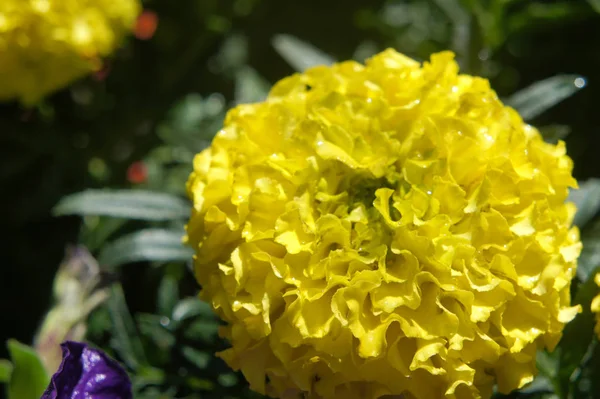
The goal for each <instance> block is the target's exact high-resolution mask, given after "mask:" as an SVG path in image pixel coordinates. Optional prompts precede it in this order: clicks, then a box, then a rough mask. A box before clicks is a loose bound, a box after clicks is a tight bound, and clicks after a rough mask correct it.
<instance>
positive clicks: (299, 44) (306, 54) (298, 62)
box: [273, 35, 335, 72]
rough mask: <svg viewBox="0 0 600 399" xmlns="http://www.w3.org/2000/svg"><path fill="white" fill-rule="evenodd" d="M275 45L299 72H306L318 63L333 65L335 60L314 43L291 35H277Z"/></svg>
mask: <svg viewBox="0 0 600 399" xmlns="http://www.w3.org/2000/svg"><path fill="white" fill-rule="evenodd" d="M273 47H275V50H276V51H277V52H278V53H279V55H280V56H281V57H282V58H283V59H284V60H286V61H287V63H288V64H290V66H291V67H292V68H294V69H295V70H296V71H298V72H304V71H305V70H306V69H308V68H311V67H314V66H317V65H331V64H333V63H334V62H335V59H334V58H332V57H331V56H329V55H327V54H326V53H324V52H323V51H321V50H319V49H318V48H316V47H315V46H313V45H312V44H308V43H306V42H304V41H302V40H300V39H298V38H296V37H294V36H291V35H275V37H274V38H273Z"/></svg>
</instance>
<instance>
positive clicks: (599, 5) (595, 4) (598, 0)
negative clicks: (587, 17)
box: [588, 0, 600, 13]
mask: <svg viewBox="0 0 600 399" xmlns="http://www.w3.org/2000/svg"><path fill="white" fill-rule="evenodd" d="M588 3H590V6H592V8H593V9H594V11H596V12H597V13H600V0H588Z"/></svg>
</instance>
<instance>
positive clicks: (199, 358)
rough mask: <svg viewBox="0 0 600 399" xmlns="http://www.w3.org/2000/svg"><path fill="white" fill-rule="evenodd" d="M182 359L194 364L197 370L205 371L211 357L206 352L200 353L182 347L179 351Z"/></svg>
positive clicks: (193, 349)
mask: <svg viewBox="0 0 600 399" xmlns="http://www.w3.org/2000/svg"><path fill="white" fill-rule="evenodd" d="M181 353H182V354H183V357H185V358H186V359H187V360H188V361H189V362H191V363H192V364H194V365H195V366H196V367H198V368H199V369H205V368H206V367H207V366H208V364H209V363H210V359H211V356H210V355H209V354H208V353H206V352H201V351H199V350H197V349H195V348H192V347H190V346H184V347H183V348H182V349H181Z"/></svg>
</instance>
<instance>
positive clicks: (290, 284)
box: [187, 50, 581, 399]
mask: <svg viewBox="0 0 600 399" xmlns="http://www.w3.org/2000/svg"><path fill="white" fill-rule="evenodd" d="M571 170H572V161H571V160H570V159H569V158H568V157H567V156H566V155H565V145H564V143H562V142H560V143H559V144H558V145H552V144H548V143H545V142H544V141H543V140H542V137H541V136H540V134H539V133H538V131H537V130H536V129H535V128H533V127H531V126H529V125H527V124H525V123H524V122H523V120H522V119H521V118H520V116H519V115H518V114H517V112H516V111H515V110H513V109H511V108H509V107H506V106H504V105H503V104H502V103H501V102H500V101H499V100H498V97H497V95H496V93H495V92H494V91H493V90H491V89H490V87H489V83H488V81H487V80H485V79H481V78H477V77H472V76H467V75H459V74H458V66H457V64H456V63H455V61H454V60H453V54H452V53H450V52H443V53H439V54H435V55H433V56H432V57H431V61H430V62H426V63H424V65H423V66H422V67H421V65H420V64H419V63H417V62H416V61H413V60H412V59H409V58H407V57H405V56H403V55H401V54H399V53H397V52H395V51H393V50H387V51H385V52H383V53H381V54H379V55H376V56H375V57H373V58H372V59H370V60H369V61H368V62H367V64H366V66H363V65H360V64H358V63H356V62H351V61H350V62H343V63H340V64H336V65H334V66H332V67H325V66H321V67H315V68H312V69H310V70H308V71H307V72H305V73H304V74H296V75H293V76H291V77H288V78H285V79H283V80H281V81H280V82H279V83H277V84H276V85H275V86H274V87H273V89H272V90H271V92H270V94H269V97H268V99H267V100H266V101H265V102H262V103H257V104H249V105H240V106H238V107H236V108H235V109H233V110H232V111H230V113H229V114H228V116H227V118H226V121H225V126H224V128H223V129H222V130H221V131H220V132H219V133H218V134H217V135H216V137H215V138H214V140H213V142H212V145H211V147H210V148H208V149H207V150H205V151H203V152H202V153H200V154H198V155H197V156H196V159H195V162H194V172H193V173H192V175H191V176H190V179H189V181H188V192H189V195H190V197H191V198H192V200H193V203H194V211H193V215H192V217H191V219H190V222H189V224H188V226H187V232H188V237H187V240H188V242H189V244H190V245H192V246H193V247H194V248H195V249H196V253H197V255H196V257H195V270H196V274H197V278H198V281H199V282H200V284H201V285H202V293H201V297H202V298H204V299H206V300H207V301H209V302H210V303H211V304H212V306H213V307H214V309H215V310H216V311H217V313H218V314H219V315H220V316H221V317H222V318H223V320H225V321H226V322H227V323H228V326H227V327H225V328H224V329H223V331H222V333H223V335H224V336H225V337H226V338H227V339H228V340H229V341H230V342H231V345H232V347H231V348H230V349H228V350H226V351H224V352H223V353H221V354H220V355H221V356H222V357H223V358H224V359H225V360H226V361H227V363H228V364H229V365H230V366H231V367H233V368H235V369H241V370H242V372H243V373H244V375H245V376H246V378H247V379H248V381H249V382H250V384H251V387H252V388H253V389H254V390H256V391H258V392H261V393H267V394H269V395H271V396H274V397H281V398H298V397H305V398H325V399H330V398H345V399H352V398H356V399H371V398H380V397H383V396H385V395H403V396H401V397H402V398H417V399H435V398H488V397H490V395H491V392H492V387H493V385H494V384H495V383H497V384H498V387H499V390H500V391H501V392H509V391H511V390H513V389H515V388H519V387H522V386H523V385H525V384H526V383H528V382H530V381H531V380H532V379H533V376H534V374H535V372H536V370H535V355H536V350H537V349H538V348H542V347H546V348H549V349H553V348H554V346H555V345H556V344H557V342H558V340H559V339H560V336H561V331H562V329H563V326H564V323H566V322H568V321H570V320H571V319H572V318H573V317H574V316H575V314H576V313H577V312H578V311H579V308H578V307H570V297H569V286H570V282H571V279H572V278H573V276H574V274H575V269H576V262H577V257H578V256H579V253H580V250H581V244H580V241H579V232H578V230H577V229H576V228H570V226H571V222H572V219H573V216H574V213H575V207H574V205H573V204H571V203H565V200H566V198H567V194H568V189H569V187H575V186H576V181H575V180H574V179H573V177H572V176H571Z"/></svg>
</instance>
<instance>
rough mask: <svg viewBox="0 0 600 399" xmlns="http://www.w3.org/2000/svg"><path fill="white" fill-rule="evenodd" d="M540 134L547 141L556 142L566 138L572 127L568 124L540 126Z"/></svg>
mask: <svg viewBox="0 0 600 399" xmlns="http://www.w3.org/2000/svg"><path fill="white" fill-rule="evenodd" d="M538 130H539V131H540V134H541V135H542V137H543V138H544V141H546V142H547V143H552V144H556V143H558V141H559V140H564V139H565V138H566V137H567V136H568V135H569V134H570V133H571V128H570V127H569V126H566V125H549V126H543V127H540V128H538Z"/></svg>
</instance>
